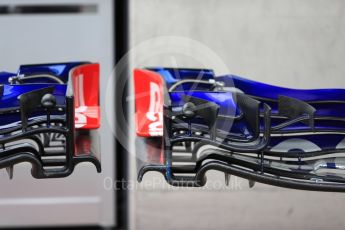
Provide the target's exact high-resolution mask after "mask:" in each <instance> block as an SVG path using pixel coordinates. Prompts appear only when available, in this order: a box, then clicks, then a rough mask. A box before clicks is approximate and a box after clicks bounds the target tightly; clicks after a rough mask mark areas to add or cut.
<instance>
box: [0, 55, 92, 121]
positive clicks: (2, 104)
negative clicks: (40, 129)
mask: <svg viewBox="0 0 345 230" xmlns="http://www.w3.org/2000/svg"><path fill="white" fill-rule="evenodd" d="M84 63H85V62H70V63H57V64H54V63H53V64H38V65H22V66H20V68H19V70H18V72H17V73H10V72H0V84H1V85H3V94H2V95H1V100H0V126H3V125H8V124H10V123H13V122H17V121H20V112H19V109H20V104H19V100H18V98H19V96H20V95H22V94H24V93H28V92H31V91H33V90H38V89H42V88H46V87H53V88H54V91H53V94H54V96H55V98H56V101H57V105H58V106H64V105H65V97H66V90H67V84H56V82H54V81H51V80H49V79H47V78H40V79H38V80H36V79H35V80H30V81H26V82H25V83H26V84H9V78H10V77H13V76H16V75H17V74H23V75H24V76H25V75H36V74H51V75H54V76H56V77H58V78H60V79H61V80H62V81H64V82H67V81H68V77H69V72H70V70H71V69H72V68H74V67H76V66H79V65H81V64H84ZM9 110H10V111H11V112H9ZM58 113H59V112H56V114H58ZM44 114H45V113H44ZM40 115H43V114H40V113H35V114H33V116H40ZM53 115H54V113H53Z"/></svg>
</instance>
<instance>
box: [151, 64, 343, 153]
mask: <svg viewBox="0 0 345 230" xmlns="http://www.w3.org/2000/svg"><path fill="white" fill-rule="evenodd" d="M149 70H152V71H155V72H157V73H159V74H160V75H161V76H162V78H163V79H164V81H165V83H166V85H167V88H169V87H170V86H171V85H173V84H174V83H176V82H177V81H179V80H184V79H198V80H209V79H215V80H216V81H219V82H223V83H224V86H225V90H224V91H209V90H208V89H205V86H204V85H202V84H195V83H194V84H184V86H183V87H182V86H181V87H178V88H176V90H175V91H174V92H169V96H170V99H171V105H172V106H182V105H183V104H184V101H183V96H186V95H188V96H192V97H196V98H200V99H203V100H206V101H210V102H213V103H215V104H217V105H219V106H220V110H219V115H222V116H238V115H239V114H240V109H239V108H238V106H237V104H236V94H235V93H232V92H229V91H228V92H226V88H229V87H235V88H237V89H239V90H240V91H242V92H243V93H245V94H247V95H250V96H253V97H254V98H256V99H257V100H260V101H262V102H264V103H267V104H268V105H269V106H270V107H271V108H272V114H273V115H278V102H277V100H278V97H279V95H284V96H288V97H292V98H296V99H299V100H302V101H306V102H308V103H312V106H313V107H314V108H316V110H317V111H316V113H315V116H316V117H317V118H318V117H321V118H322V117H335V118H339V119H338V120H331V119H323V120H318V119H316V120H315V128H316V129H317V130H319V131H327V130H333V131H337V132H339V133H338V134H337V133H335V134H320V133H319V134H318V135H314V134H313V131H312V130H311V129H310V128H309V127H308V126H307V125H305V124H304V123H297V124H294V125H291V126H288V127H286V128H285V129H284V130H285V131H290V132H296V131H306V132H309V134H308V135H295V136H293V137H289V136H275V137H272V138H271V142H270V145H269V146H270V147H273V146H275V145H277V144H279V143H282V142H284V141H286V140H289V139H292V138H302V139H304V140H308V141H310V142H312V143H315V144H316V145H317V146H319V147H320V149H322V150H334V149H335V148H337V146H338V145H339V143H340V142H341V141H343V140H344V138H345V120H341V119H343V118H345V89H290V88H284V87H278V86H273V85H269V84H265V83H261V82H257V81H253V80H249V79H245V78H242V77H239V76H235V75H225V76H219V77H215V76H214V73H213V71H212V70H197V69H192V70H189V69H187V70H186V69H174V68H162V67H158V68H149ZM315 102H316V103H315ZM320 102H321V103H320ZM271 122H272V126H275V125H278V124H281V123H282V122H284V119H281V118H272V120H271ZM193 123H196V124H202V123H203V121H202V120H200V119H194V120H193ZM217 128H218V132H224V133H235V134H239V135H244V136H246V137H248V138H249V137H250V136H251V135H250V132H249V130H248V127H247V124H246V122H244V121H243V120H236V121H235V122H234V121H231V120H228V121H226V120H224V119H217ZM261 129H263V121H261ZM341 132H344V134H341ZM302 147H303V146H302ZM338 147H339V146H338ZM298 148H299V146H296V149H298Z"/></svg>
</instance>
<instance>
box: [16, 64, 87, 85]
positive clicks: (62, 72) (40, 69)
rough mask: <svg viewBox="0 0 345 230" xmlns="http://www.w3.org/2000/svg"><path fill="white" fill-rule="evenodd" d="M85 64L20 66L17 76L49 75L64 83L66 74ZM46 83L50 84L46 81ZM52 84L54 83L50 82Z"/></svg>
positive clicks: (66, 77) (66, 78)
mask: <svg viewBox="0 0 345 230" xmlns="http://www.w3.org/2000/svg"><path fill="white" fill-rule="evenodd" d="M86 63H87V62H68V63H48V64H35V65H21V66H20V67H19V70H18V74H24V75H32V74H42V73H43V74H51V75H54V76H57V77H59V78H60V79H61V80H63V81H64V82H67V80H68V73H69V71H70V70H71V69H73V68H74V67H76V66H79V65H82V64H86ZM46 81H47V82H52V81H50V80H46ZM31 82H42V80H32V81H31ZM52 83H54V82H52Z"/></svg>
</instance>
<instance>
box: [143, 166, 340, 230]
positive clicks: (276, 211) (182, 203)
mask: <svg viewBox="0 0 345 230" xmlns="http://www.w3.org/2000/svg"><path fill="white" fill-rule="evenodd" d="M223 177H224V176H223V175H222V174H221V173H218V172H210V173H209V175H208V178H209V181H211V180H212V181H213V182H212V183H208V184H207V188H204V189H191V188H188V189H186V188H184V189H183V188H182V189H180V188H173V187H170V186H168V185H167V184H165V183H164V182H163V178H162V177H161V176H160V175H159V174H156V173H149V174H147V176H145V179H144V181H143V184H144V185H143V184H140V186H139V188H138V191H137V194H136V214H137V215H136V226H137V229H143V230H144V229H148V230H155V229H163V228H164V229H166V230H168V229H272V230H273V229H274V230H275V229H280V230H283V229H289V230H291V229H322V230H324V229H345V218H344V210H345V202H344V196H345V194H341V193H319V192H309V191H295V190H290V189H283V188H276V187H271V186H268V185H263V184H256V185H255V187H254V188H253V189H250V188H249V186H248V182H247V181H245V180H242V179H240V178H237V177H232V181H231V183H230V186H229V187H224V186H225V185H224V181H223ZM157 178H159V179H157Z"/></svg>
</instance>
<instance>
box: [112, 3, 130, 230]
mask: <svg viewBox="0 0 345 230" xmlns="http://www.w3.org/2000/svg"><path fill="white" fill-rule="evenodd" d="M128 6H129V0H115V1H114V7H115V9H114V13H115V16H114V20H115V30H114V31H115V36H114V38H115V52H114V53H115V65H117V64H118V63H119V62H120V60H121V59H122V58H123V57H124V56H125V55H126V53H127V52H128V47H129V34H128V33H129V7H128ZM118 69H119V68H117V69H116V72H115V77H116V82H117V83H118V84H116V88H115V95H114V96H115V103H116V104H115V114H120V113H123V114H124V117H128V106H127V103H126V101H125V100H126V98H127V95H128V85H127V84H126V85H125V87H124V88H123V86H122V85H123V84H124V83H126V82H127V79H128V76H129V67H128V65H126V67H125V69H121V72H118V71H119V70H118ZM121 83H122V84H121ZM121 104H122V106H119V105H121ZM121 107H122V108H123V110H124V111H116V108H121ZM115 117H116V131H115V132H116V136H118V135H125V136H128V133H123V132H126V131H127V129H126V128H121V127H119V125H120V124H123V123H124V122H123V121H121V117H120V116H115ZM123 125H125V124H123ZM119 129H122V130H121V132H120V131H119ZM119 133H121V134H119ZM128 167H129V157H128V151H127V150H126V148H125V147H124V146H123V145H121V143H120V142H119V141H118V140H117V139H116V140H115V179H116V181H117V182H122V181H125V182H127V181H128V180H129V168H128ZM117 184H118V186H117V190H116V194H115V196H116V209H115V215H116V219H117V225H116V227H117V229H124V230H125V229H128V227H129V217H128V213H129V205H128V203H129V194H128V193H129V191H127V190H126V189H125V188H123V186H122V183H121V185H119V183H117Z"/></svg>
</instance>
